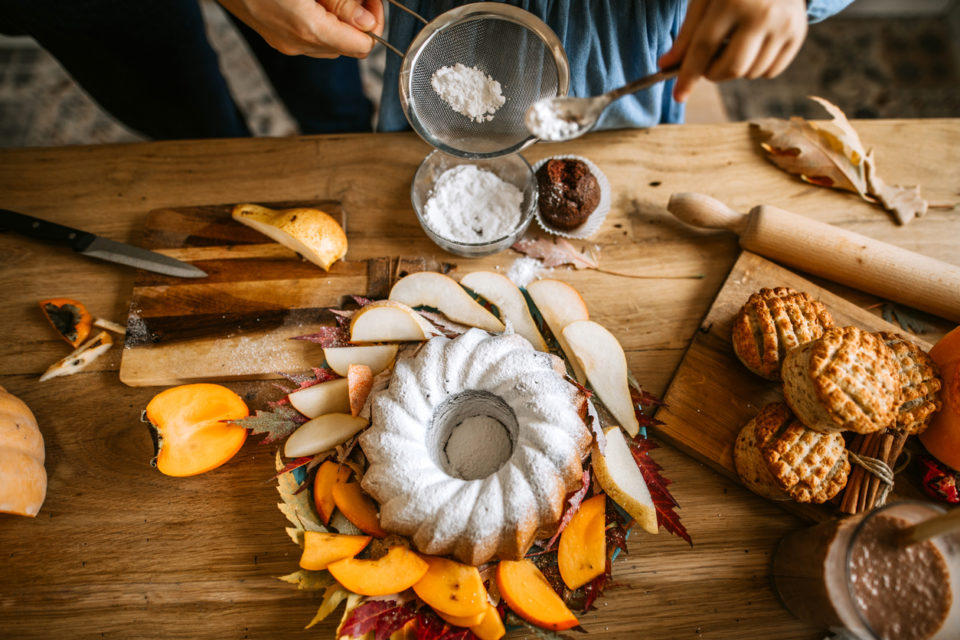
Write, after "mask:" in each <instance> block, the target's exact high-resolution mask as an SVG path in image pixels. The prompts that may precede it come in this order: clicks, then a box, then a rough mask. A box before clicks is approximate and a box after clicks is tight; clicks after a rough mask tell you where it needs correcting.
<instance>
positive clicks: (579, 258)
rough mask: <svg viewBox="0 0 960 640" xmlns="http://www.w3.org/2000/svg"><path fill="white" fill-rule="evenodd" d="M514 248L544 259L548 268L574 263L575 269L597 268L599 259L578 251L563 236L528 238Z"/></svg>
mask: <svg viewBox="0 0 960 640" xmlns="http://www.w3.org/2000/svg"><path fill="white" fill-rule="evenodd" d="M512 249H513V250H514V251H518V252H520V253H523V254H526V255H528V256H530V257H531V258H536V259H537V260H542V261H543V266H544V267H546V268H548V269H549V268H551V267H559V266H561V265H565V264H569V265H573V267H574V268H575V269H587V268H596V267H597V266H598V263H597V261H596V260H595V259H594V258H593V256H590V255H588V254H586V253H584V252H582V251H578V250H577V248H576V247H574V246H573V245H572V244H570V242H568V241H567V240H565V239H563V238H556V241H554V240H551V239H550V238H542V237H541V238H527V239H524V240H519V241H517V242H515V243H514V245H513V247H512Z"/></svg>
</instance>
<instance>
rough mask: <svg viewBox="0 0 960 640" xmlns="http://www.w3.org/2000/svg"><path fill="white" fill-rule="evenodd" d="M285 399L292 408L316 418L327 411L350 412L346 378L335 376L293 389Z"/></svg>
mask: <svg viewBox="0 0 960 640" xmlns="http://www.w3.org/2000/svg"><path fill="white" fill-rule="evenodd" d="M287 399H289V400H290V404H291V405H293V408H294V409H296V410H297V411H299V412H300V413H302V414H303V415H305V416H307V417H308V418H316V417H317V416H322V415H324V414H327V413H350V397H349V395H347V379H346V378H337V379H336V380H327V381H326V382H321V383H320V384H315V385H313V386H312V387H307V388H306V389H300V390H299V391H294V392H293V393H291V394H290V395H289V396H287Z"/></svg>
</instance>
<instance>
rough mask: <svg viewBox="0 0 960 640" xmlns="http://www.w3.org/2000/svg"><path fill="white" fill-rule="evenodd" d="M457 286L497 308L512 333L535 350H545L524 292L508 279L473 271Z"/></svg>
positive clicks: (491, 273)
mask: <svg viewBox="0 0 960 640" xmlns="http://www.w3.org/2000/svg"><path fill="white" fill-rule="evenodd" d="M460 284H461V285H463V286H465V287H467V288H468V289H472V290H473V291H474V292H475V293H477V294H478V295H481V296H483V297H484V298H486V299H487V300H489V301H490V302H492V303H493V304H495V305H497V308H498V309H500V315H501V317H503V318H505V319H507V320H509V321H510V322H511V324H513V330H514V331H516V332H517V333H518V334H520V335H521V336H523V337H524V338H526V339H527V340H528V341H529V342H530V344H532V345H533V348H534V349H536V350H538V351H548V349H547V343H546V341H545V340H544V339H543V336H542V335H540V331H539V330H538V329H537V323H536V322H534V321H533V316H532V315H530V309H529V307H527V301H526V299H525V298H524V297H523V293H521V291H520V289H519V288H518V287H517V285H515V284H513V281H512V280H511V279H510V278H507V277H506V276H502V275H500V274H499V273H494V272H492V271H474V272H473V273H468V274H467V275H465V276H463V278H461V279H460Z"/></svg>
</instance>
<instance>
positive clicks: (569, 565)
mask: <svg viewBox="0 0 960 640" xmlns="http://www.w3.org/2000/svg"><path fill="white" fill-rule="evenodd" d="M606 510H607V496H606V495H605V494H602V493H601V494H599V495H596V496H593V497H592V498H590V499H589V500H584V501H583V502H582V503H581V504H580V509H578V510H577V512H576V513H575V514H573V518H571V519H570V522H569V523H568V524H567V526H566V528H565V529H564V530H563V533H561V534H560V545H559V547H558V548H557V564H558V566H559V568H560V577H561V578H563V582H564V584H566V585H567V586H568V587H570V588H571V589H576V588H578V587H582V586H583V585H585V584H587V583H588V582H590V581H591V580H593V579H594V578H596V577H597V576H600V575H603V572H604V570H605V568H606V564H607V541H606Z"/></svg>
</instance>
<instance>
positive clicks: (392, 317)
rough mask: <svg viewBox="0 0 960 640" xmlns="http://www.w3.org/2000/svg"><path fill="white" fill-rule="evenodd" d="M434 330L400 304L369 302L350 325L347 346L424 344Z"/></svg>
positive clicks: (435, 333) (435, 332)
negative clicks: (372, 343) (358, 344)
mask: <svg viewBox="0 0 960 640" xmlns="http://www.w3.org/2000/svg"><path fill="white" fill-rule="evenodd" d="M435 335H437V331H436V329H434V328H433V326H432V325H431V324H430V323H429V322H427V321H426V320H425V319H424V318H423V317H422V316H421V315H420V314H419V313H417V312H416V311H414V310H413V309H411V308H410V307H409V306H407V305H405V304H403V303H402V302H395V301H393V300H378V301H377V302H371V303H370V304H368V305H366V306H365V307H363V308H362V309H360V310H359V311H357V313H356V315H354V316H353V320H351V321H350V342H407V341H411V340H413V341H419V340H427V339H429V338H432V337H433V336H435Z"/></svg>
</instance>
